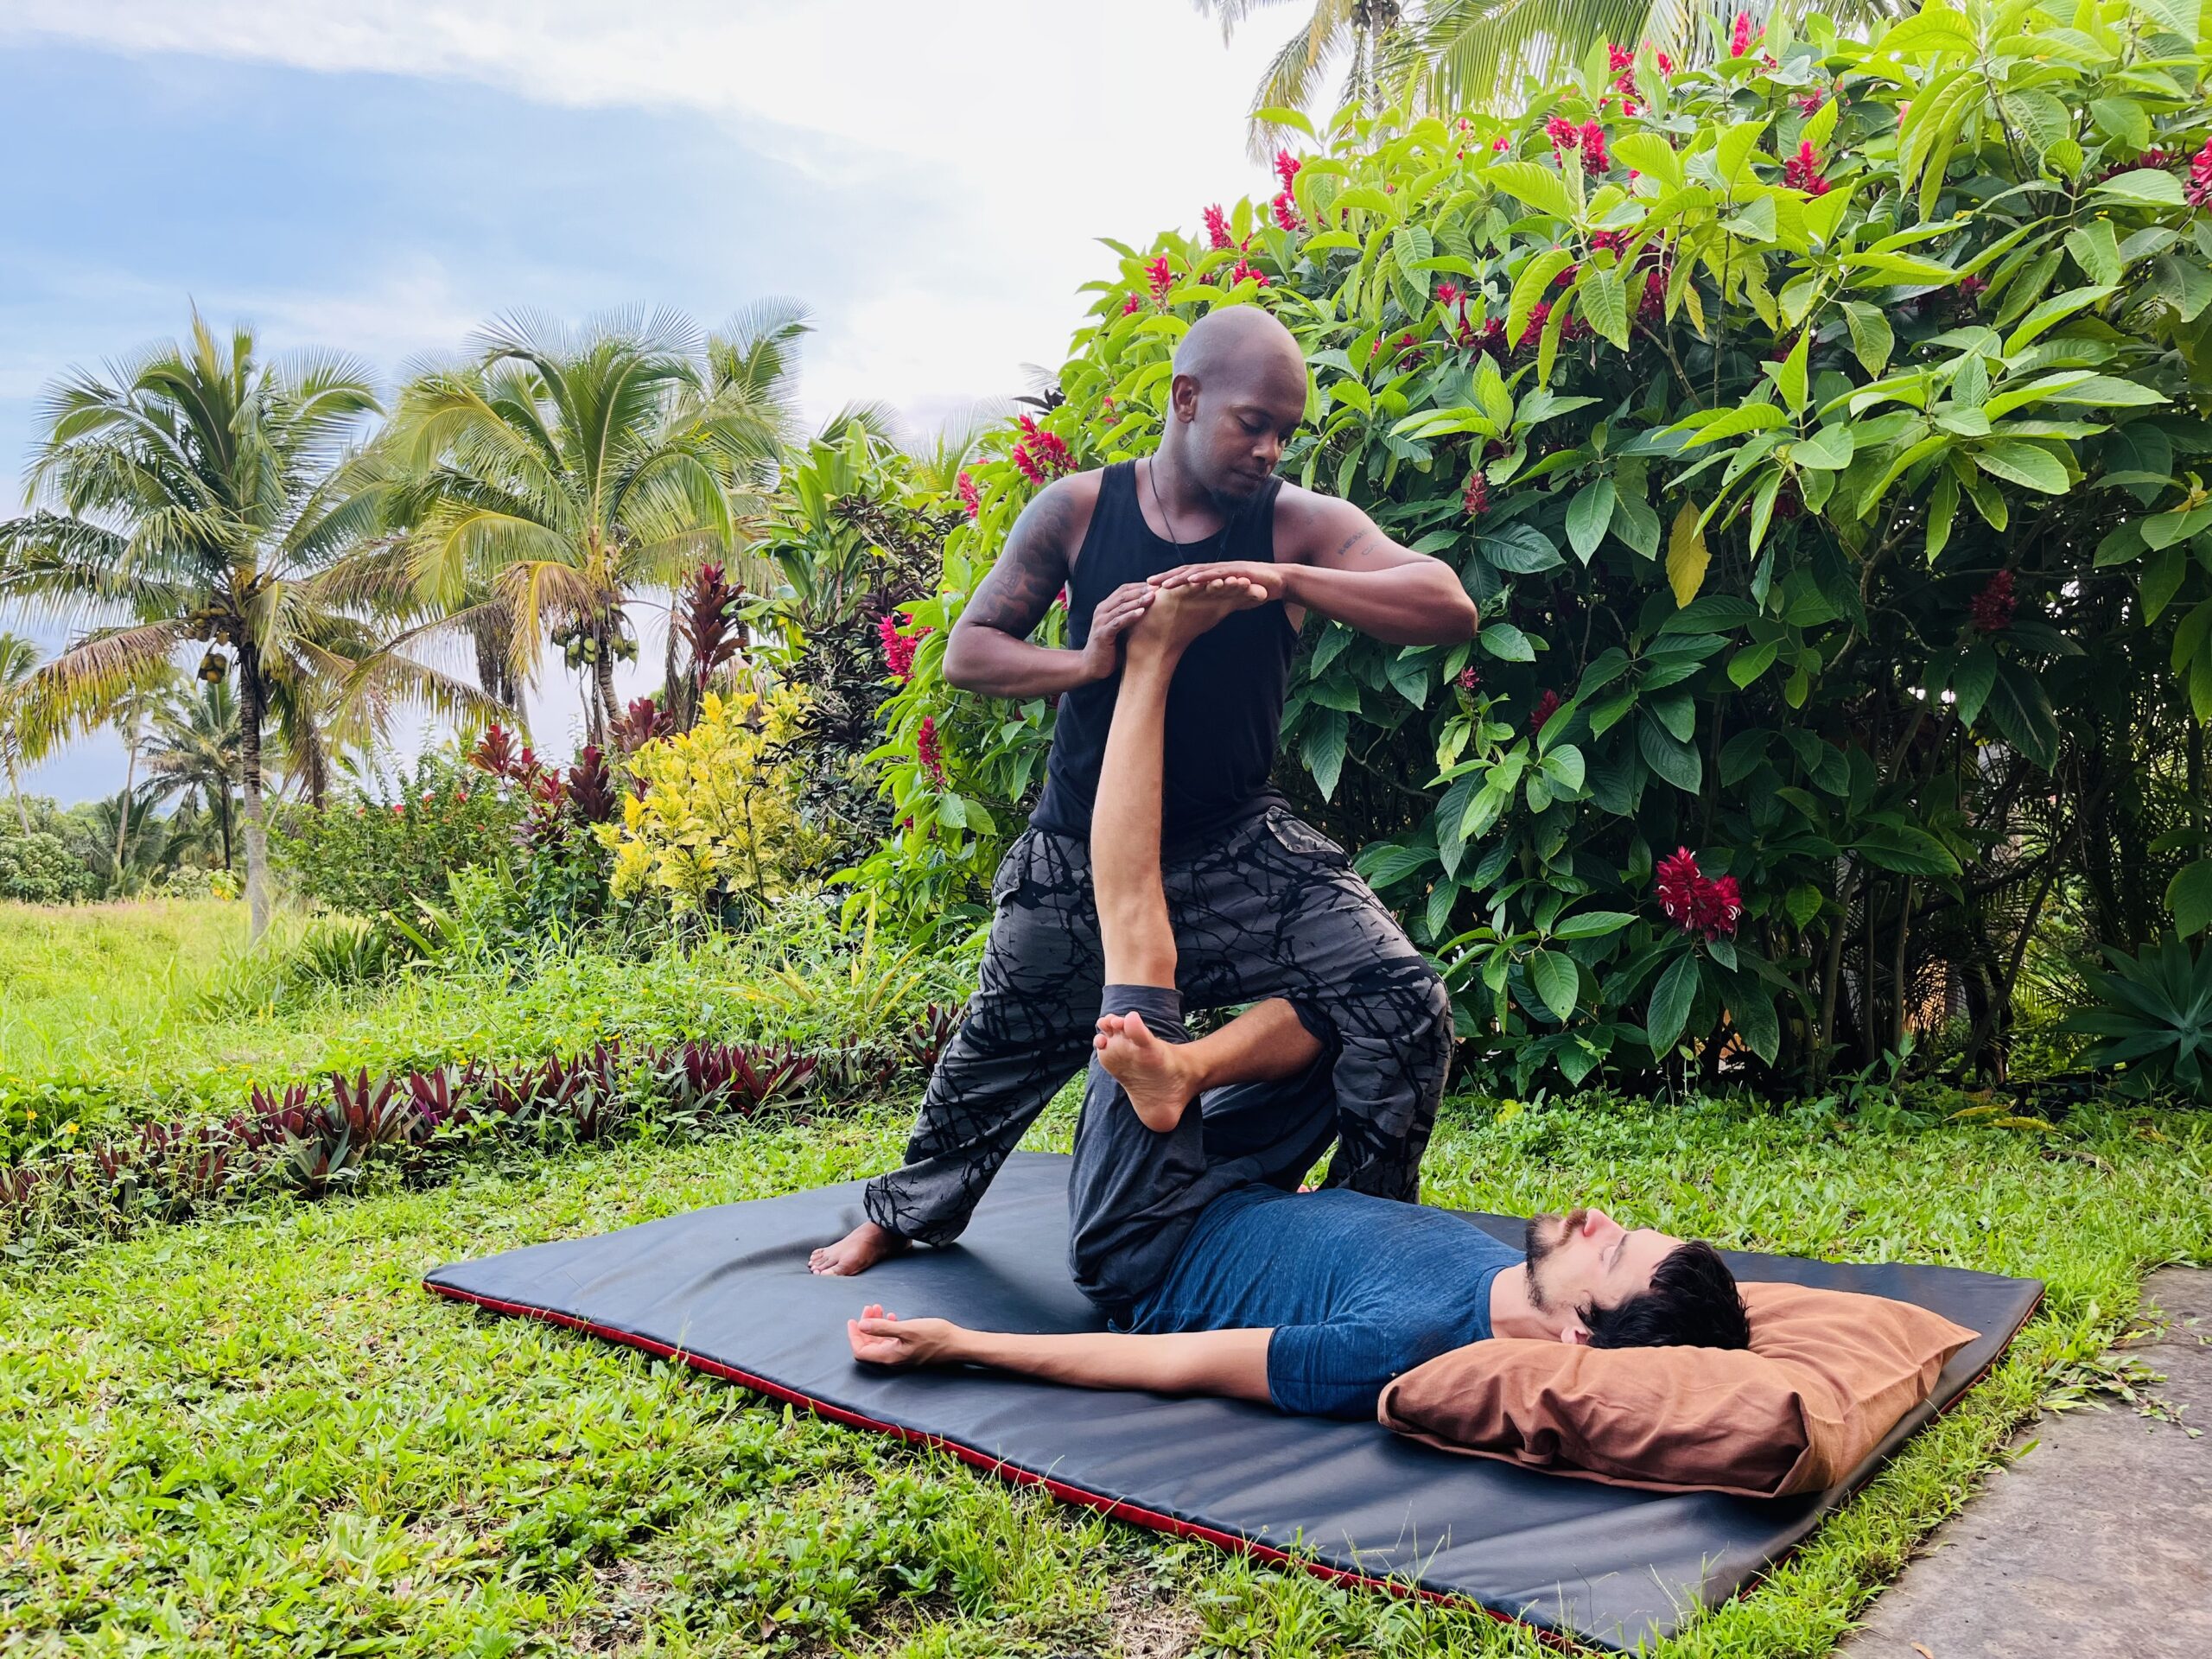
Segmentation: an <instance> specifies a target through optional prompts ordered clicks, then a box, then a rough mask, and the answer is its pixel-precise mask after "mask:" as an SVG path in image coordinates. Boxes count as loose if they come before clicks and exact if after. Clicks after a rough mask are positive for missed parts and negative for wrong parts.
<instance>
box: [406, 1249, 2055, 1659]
mask: <svg viewBox="0 0 2212 1659" xmlns="http://www.w3.org/2000/svg"><path fill="white" fill-rule="evenodd" d="M423 1285H424V1286H425V1287H426V1288H428V1289H430V1290H433V1291H435V1292H436V1293H437V1294H439V1295H441V1296H445V1297H448V1298H450V1299H451V1300H454V1301H456V1302H469V1303H473V1304H474V1305H475V1306H478V1307H486V1308H490V1309H491V1310H492V1311H493V1313H512V1314H517V1315H519V1316H521V1317H522V1318H524V1319H543V1320H545V1321H547V1322H548V1323H549V1324H552V1325H566V1326H567V1327H568V1328H569V1329H570V1330H572V1331H582V1332H585V1333H586V1334H588V1335H589V1336H594V1337H598V1338H601V1340H603V1341H607V1342H614V1343H620V1344H623V1345H624V1346H626V1347H630V1348H638V1349H642V1350H643V1351H645V1352H646V1353H649V1354H652V1355H654V1356H655V1357H658V1358H662V1359H674V1360H677V1361H680V1362H681V1363H683V1364H686V1365H689V1366H690V1367H691V1368H692V1369H693V1370H701V1371H704V1372H706V1373H707V1374H708V1375H709V1376H719V1377H721V1378H722V1379H723V1380H724V1381H726V1382H730V1383H737V1384H738V1385H739V1386H741V1387H742V1388H747V1389H752V1390H753V1393H755V1394H760V1395H766V1396H767V1397H768V1398H769V1399H771V1400H780V1401H782V1402H785V1404H787V1405H794V1406H804V1407H805V1408H807V1409H808V1410H809V1411H810V1412H812V1413H814V1414H815V1415H817V1417H826V1418H828V1419H829V1421H831V1422H833V1423H842V1424H844V1425H845V1426H846V1427H849V1428H866V1429H872V1430H874V1432H875V1433H879V1434H888V1435H891V1436H893V1438H894V1439H897V1440H906V1441H907V1442H909V1443H911V1444H913V1445H917V1446H931V1447H935V1448H937V1449H938V1450H941V1451H945V1452H951V1453H952V1455H953V1456H955V1457H957V1458H958V1459H960V1460H961V1461H962V1462H963V1463H965V1464H969V1465H973V1466H975V1467H976V1468H978V1469H981V1470H983V1471H985V1472H987V1473H988V1474H994V1475H996V1476H997V1477H998V1478H1000V1479H1001V1480H1004V1481H1008V1482H1011V1483H1012V1484H1014V1485H1017V1486H1042V1487H1043V1488H1044V1489H1045V1490H1046V1491H1048V1492H1050V1493H1051V1494H1052V1496H1053V1497H1056V1498H1058V1499H1059V1500H1060V1501H1061V1502H1062V1503H1080V1504H1082V1505H1083V1506H1084V1508H1085V1509H1091V1510H1097V1511H1098V1512H1099V1513H1100V1514H1102V1515H1104V1516H1108V1517H1109V1518H1110V1519H1113V1520H1116V1521H1127V1522H1130V1523H1132V1524H1133V1525H1135V1526H1140V1527H1148V1528H1150V1529H1152V1530H1153V1531H1154V1532H1164V1533H1168V1534H1170V1535H1173V1536H1175V1537H1178V1538H1198V1539H1203V1540H1204V1541H1205V1542H1207V1543H1209V1544H1211V1545H1213V1546H1214V1547H1215V1548H1217V1549H1224V1550H1227V1551H1229V1552H1230V1554H1242V1555H1250V1556H1254V1557H1256V1558H1257V1559H1258V1560H1263V1561H1271V1562H1274V1563H1277V1564H1279V1565H1281V1566H1285V1567H1300V1568H1303V1569H1304V1570H1305V1571H1306V1572H1308V1573H1312V1574H1313V1576H1314V1577H1315V1578H1317V1579H1323V1580H1327V1581H1328V1582H1329V1583H1331V1584H1354V1585H1358V1586H1362V1587H1363V1588H1365V1589H1369V1590H1381V1591H1383V1592H1387V1593H1388V1594H1390V1595H1394V1596H1410V1597H1413V1598H1415V1599H1419V1600H1422V1601H1433V1602H1436V1603H1438V1604H1439V1605H1443V1606H1447V1607H1470V1608H1472V1609H1474V1610H1475V1611H1478V1612H1482V1613H1486V1614H1488V1615H1489V1616H1490V1617H1491V1618H1493V1619H1496V1620H1497V1622H1498V1623H1499V1624H1521V1625H1525V1626H1526V1627H1527V1628H1528V1629H1529V1630H1531V1631H1532V1632H1534V1633H1535V1637H1536V1638H1537V1639H1538V1640H1539V1641H1541V1642H1542V1643H1545V1644H1546V1645H1548V1646H1549V1647H1553V1648H1556V1649H1559V1650H1560V1651H1561V1652H1563V1653H1588V1652H1594V1651H1597V1649H1590V1648H1586V1647H1584V1646H1583V1645H1582V1644H1581V1643H1578V1642H1576V1641H1574V1640H1573V1638H1572V1637H1567V1636H1566V1635H1563V1634H1562V1633H1560V1631H1558V1630H1547V1629H1545V1628H1544V1627H1543V1626H1542V1625H1541V1624H1530V1623H1529V1621H1528V1620H1526V1619H1522V1618H1515V1617H1514V1616H1513V1615H1512V1614H1510V1613H1502V1612H1500V1611H1498V1610H1497V1608H1495V1607H1487V1606H1484V1605H1483V1604H1482V1603H1481V1602H1479V1601H1477V1600H1475V1599H1472V1598H1471V1597H1468V1596H1460V1595H1453V1594H1451V1593H1450V1592H1446V1591H1442V1590H1429V1589H1425V1588H1423V1587H1422V1586H1420V1585H1413V1584H1407V1583H1405V1582H1404V1581H1403V1580H1398V1579H1378V1578H1375V1577H1373V1576H1371V1575H1370V1574H1368V1573H1358V1572H1354V1571H1352V1570H1351V1569H1350V1568H1348V1567H1330V1566H1328V1565H1327V1564H1326V1563H1325V1562H1321V1561H1316V1560H1305V1559H1301V1558H1300V1557H1298V1556H1294V1555H1292V1554H1288V1553H1287V1552H1286V1551H1283V1550H1280V1549H1277V1548H1275V1547H1274V1545H1272V1544H1262V1543H1259V1542H1256V1541H1254V1540H1252V1539H1249V1538H1246V1537H1244V1536H1243V1535H1240V1534H1237V1533H1233V1532H1223V1531H1221V1530H1220V1529H1217V1528H1214V1527H1208V1526H1202V1525H1200V1524H1199V1523H1198V1522H1195V1521H1185V1520H1181V1519H1179V1517H1177V1516H1172V1515H1163V1514H1161V1513H1160V1511H1159V1510H1147V1509H1143V1508H1141V1507H1139V1506H1138V1505H1136V1504H1134V1503H1128V1502H1126V1501H1125V1500H1123V1499H1121V1498H1118V1497H1106V1496H1104V1495H1103V1494H1102V1493H1099V1492H1092V1491H1084V1489H1083V1488H1082V1487H1080V1486H1071V1485H1069V1484H1067V1483H1066V1482H1065V1481H1062V1480H1056V1479H1054V1478H1052V1476H1050V1475H1046V1474H1040V1473H1039V1472H1038V1471H1036V1470H1033V1469H1029V1468H1025V1467H1024V1466H1023V1465H1020V1464H1018V1463H1011V1462H1008V1461H1007V1459H1004V1458H995V1457H993V1456H992V1455H991V1454H990V1453H989V1452H982V1451H978V1450H977V1449H976V1447H974V1446H964V1445H963V1444H962V1443H961V1442H960V1441H958V1440H948V1439H946V1438H945V1437H944V1435H942V1434H931V1433H928V1432H927V1431H926V1430H923V1429H918V1428H907V1427H904V1426H903V1425H901V1424H899V1423H887V1422H884V1421H881V1420H880V1419H879V1418H874V1417H869V1416H865V1415H863V1414H861V1413H860V1412H857V1411H848V1410H846V1409H845V1408H843V1407H842V1406H833V1405H831V1404H829V1402H827V1401H823V1400H817V1399H816V1398H815V1397H814V1396H813V1395H806V1394H800V1393H798V1391H797V1390H796V1389H787V1388H785V1387H784V1386H783V1385H782V1384H781V1383H771V1382H770V1381H769V1380H768V1379H767V1378H766V1377H765V1376H754V1375H753V1373H752V1372H750V1371H741V1370H738V1368H737V1367H736V1366H734V1365H727V1364H724V1363H722V1362H721V1360H718V1359H709V1358H708V1357H706V1356H705V1355H703V1354H695V1353H692V1352H690V1351H689V1350H685V1349H678V1348H673V1347H671V1346H670V1345H669V1344H666V1343H664V1342H658V1341H655V1340H654V1339H653V1338H651V1337H643V1336H639V1335H638V1334H637V1333H636V1332H632V1331H618V1330H616V1329H614V1327H613V1326H612V1325H594V1324H593V1323H592V1322H591V1321H590V1320H588V1319H578V1318H577V1317H576V1316H575V1314H573V1313H556V1312H555V1311H554V1310H553V1309H551V1308H550V1307H533V1306H531V1305H530V1304H528V1303H527V1302H506V1301H501V1300H499V1298H498V1297H496V1296H480V1295H478V1294H476V1293H474V1291H466V1290H456V1289H454V1288H453V1287H451V1286H448V1285H441V1284H437V1283H435V1282H433V1281H430V1280H427V1279H426V1280H424V1281H423ZM2041 1306H2043V1294H2042V1293H2041V1292H2037V1295H2036V1299H2035V1300H2034V1301H2032V1302H2031V1303H2030V1304H2029V1305H2028V1310H2027V1312H2026V1313H2023V1314H2022V1315H2021V1316H2020V1317H2019V1319H2018V1320H2017V1321H2016V1322H2015V1323H2014V1324H2013V1326H2012V1330H2010V1331H2009V1332H2006V1333H2005V1340H2004V1341H2003V1342H2001V1343H1999V1344H1998V1346H1997V1349H1996V1351H1995V1352H1993V1353H1992V1354H1991V1355H1990V1357H1989V1363H1987V1364H1986V1365H1984V1366H1983V1367H1982V1368H1981V1369H1980V1370H1979V1371H1977V1372H1975V1373H1974V1376H1972V1377H1970V1378H1968V1379H1967V1383H1966V1384H1965V1386H1964V1387H1962V1388H1961V1389H1960V1390H1959V1391H1958V1393H1957V1394H1955V1395H1953V1396H1952V1397H1951V1398H1950V1399H1949V1400H1948V1401H1947V1402H1945V1403H1944V1404H1942V1406H1939V1407H1937V1408H1936V1411H1935V1413H1934V1414H1932V1415H1931V1416H1930V1417H1929V1420H1928V1421H1929V1423H1932V1422H1934V1421H1936V1419H1937V1418H1940V1417H1942V1415H1943V1414H1944V1413H1946V1412H1948V1411H1949V1410H1950V1409H1951V1408H1952V1407H1954V1406H1955V1405H1957V1404H1958V1403H1959V1402H1960V1401H1961V1400H1963V1399H1965V1398H1966V1397H1967V1393H1968V1392H1969V1391H1970V1390H1972V1389H1974V1388H1975V1387H1976V1386H1977V1385H1978V1384H1980V1382H1981V1380H1982V1379H1983V1378H1984V1377H1986V1376H1988V1375H1989V1374H1990V1372H1992V1371H1993V1370H1996V1369H1997V1363H1998V1362H1999V1360H2001V1359H2003V1358H2004V1357H2005V1354H2006V1353H2007V1352H2008V1351H2010V1350H2011V1349H2012V1341H2013V1338H2016V1337H2018V1335H2019V1334H2020V1332H2021V1331H2022V1330H2023V1329H2024V1328H2025V1327H2026V1325H2027V1323H2028V1321H2029V1320H2030V1319H2033V1318H2034V1317H2035V1315H2036V1310H2037V1308H2039V1307H2041ZM1927 1426H1928V1425H1927V1424H1926V1423H1923V1425H1921V1427H1923V1428H1924V1427H1927ZM1917 1432H1918V1431H1917V1430H1916V1431H1915V1433H1917ZM1886 1462H1887V1459H1884V1463H1886ZM1882 1467H1883V1464H1877V1465H1875V1466H1874V1467H1873V1468H1872V1469H1870V1470H1869V1471H1867V1472H1866V1478H1864V1479H1862V1480H1860V1481H1859V1482H1858V1483H1857V1484H1854V1485H1853V1486H1852V1488H1851V1489H1850V1490H1849V1491H1847V1492H1846V1493H1845V1494H1844V1499H1845V1500H1846V1501H1847V1500H1848V1499H1849V1498H1851V1497H1853V1496H1855V1495H1856V1494H1857V1493H1859V1491H1862V1490H1863V1489H1864V1488H1865V1487H1866V1485H1867V1484H1868V1483H1869V1482H1871V1481H1872V1479H1873V1478H1874V1477H1875V1476H1876V1475H1877V1474H1878V1473H1880V1472H1881V1470H1882ZM1840 1507H1841V1504H1840V1503H1839V1504H1838V1508H1840ZM1829 1513H1831V1514H1833V1513H1834V1510H1831V1511H1829ZM1818 1532H1819V1529H1818V1528H1817V1527H1816V1528H1815V1529H1814V1530H1813V1532H1811V1533H1808V1534H1807V1535H1806V1536H1805V1538H1802V1539H1800V1540H1798V1541H1797V1542H1796V1543H1794V1544H1792V1545H1790V1546H1789V1548H1787V1549H1785V1550H1783V1552H1782V1554H1779V1555H1777V1556H1776V1557H1775V1558H1774V1559H1773V1560H1770V1561H1769V1562H1767V1563H1766V1565H1765V1566H1764V1567H1762V1568H1761V1569H1760V1570H1759V1571H1758V1572H1757V1573H1753V1574H1752V1575H1751V1577H1750V1578H1748V1579H1746V1580H1744V1582H1743V1584H1742V1585H1740V1586H1738V1588H1737V1590H1736V1592H1735V1593H1734V1594H1733V1595H1732V1596H1730V1597H1729V1598H1728V1601H1737V1600H1740V1599H1742V1598H1744V1597H1745V1596H1747V1595H1749V1594H1750V1593H1751V1592H1752V1591H1753V1590H1755V1589H1757V1588H1758V1586H1760V1585H1762V1584H1764V1582H1765V1581H1766V1580H1767V1579H1768V1577H1769V1576H1770V1574H1772V1573H1773V1572H1774V1571H1775V1569H1776V1568H1777V1567H1781V1566H1782V1565H1783V1563H1784V1562H1786V1561H1788V1560H1789V1558H1790V1557H1791V1556H1793V1555H1795V1554H1796V1553H1797V1552H1798V1550H1800V1549H1802V1548H1803V1547H1804V1545H1805V1543H1806V1542H1807V1541H1808V1540H1809V1539H1811V1538H1812V1537H1814V1536H1815V1535H1817V1534H1818ZM1720 1605H1722V1606H1726V1605H1727V1602H1723V1603H1721V1604H1720Z"/></svg>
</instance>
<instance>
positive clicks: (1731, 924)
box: [1658, 847, 1744, 939]
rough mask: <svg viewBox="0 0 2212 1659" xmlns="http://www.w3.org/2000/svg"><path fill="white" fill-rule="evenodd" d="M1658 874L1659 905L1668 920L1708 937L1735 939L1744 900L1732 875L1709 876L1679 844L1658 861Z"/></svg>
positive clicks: (1688, 930)
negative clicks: (1670, 856) (1669, 854)
mask: <svg viewBox="0 0 2212 1659" xmlns="http://www.w3.org/2000/svg"><path fill="white" fill-rule="evenodd" d="M1658 877H1659V880H1658V889H1659V908H1660V909H1661V910H1662V911H1664V912H1666V914H1667V919H1668V920H1669V921H1670V922H1672V923H1674V924H1675V926H1677V927H1679V928H1681V930H1682V931H1683V932H1685V933H1701V934H1703V935H1704V936H1705V937H1706V938H1708V939H1717V938H1724V937H1726V938H1735V936H1736V923H1737V920H1738V918H1740V917H1741V916H1742V915H1743V913H1744V899H1743V895H1742V893H1740V892H1738V889H1737V887H1736V878H1735V877H1734V876H1732V875H1724V876H1720V877H1718V878H1708V877H1707V875H1706V874H1704V873H1703V872H1702V871H1700V869H1699V868H1698V867H1697V859H1696V857H1695V856H1694V855H1693V854H1692V853H1691V851H1690V849H1688V848H1687V847H1679V848H1677V849H1675V855H1674V856H1673V857H1672V858H1662V859H1661V860H1660V861H1659V869H1658Z"/></svg>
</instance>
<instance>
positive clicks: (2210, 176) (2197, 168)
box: [2182, 138, 2212, 207]
mask: <svg viewBox="0 0 2212 1659" xmlns="http://www.w3.org/2000/svg"><path fill="white" fill-rule="evenodd" d="M2182 194H2183V195H2184V196H2186V197H2188V198H2189V205H2190V207H2203V206H2204V204H2205V203H2206V202H2208V201H2212V138H2207V139H2206V140H2205V141H2204V148H2203V149H2200V150H2198V151H2197V152H2196V155H2194V156H2190V158H2189V182H2188V184H2187V185H2185V186H2183V189H2182Z"/></svg>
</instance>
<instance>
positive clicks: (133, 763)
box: [115, 721, 138, 887]
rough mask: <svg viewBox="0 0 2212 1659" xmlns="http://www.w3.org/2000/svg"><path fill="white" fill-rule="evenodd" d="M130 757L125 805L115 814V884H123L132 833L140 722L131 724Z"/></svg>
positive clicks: (125, 769) (126, 763)
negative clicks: (132, 793) (126, 849)
mask: <svg viewBox="0 0 2212 1659" xmlns="http://www.w3.org/2000/svg"><path fill="white" fill-rule="evenodd" d="M124 753H125V755H126V756H127V757H128V758H127V759H125V760H124V763H123V806H122V810H119V811H118V812H117V813H116V815H115V885H116V886H117V887H122V885H123V849H124V842H125V840H126V839H127V838H128V837H129V836H130V791H131V790H132V789H133V788H134V787H136V786H137V781H138V723H137V721H132V722H131V724H130V738H129V741H127V742H126V743H125V745H124Z"/></svg>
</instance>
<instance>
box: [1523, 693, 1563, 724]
mask: <svg viewBox="0 0 2212 1659" xmlns="http://www.w3.org/2000/svg"><path fill="white" fill-rule="evenodd" d="M1557 713H1559V693H1558V692H1556V691H1547V692H1545V693H1544V695H1543V696H1541V697H1538V698H1537V699H1536V706H1535V708H1534V709H1530V710H1529V730H1530V731H1532V732H1541V731H1542V730H1543V729H1544V722H1545V721H1548V720H1549V719H1550V718H1551V717H1552V716H1553V715H1555V714H1557Z"/></svg>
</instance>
